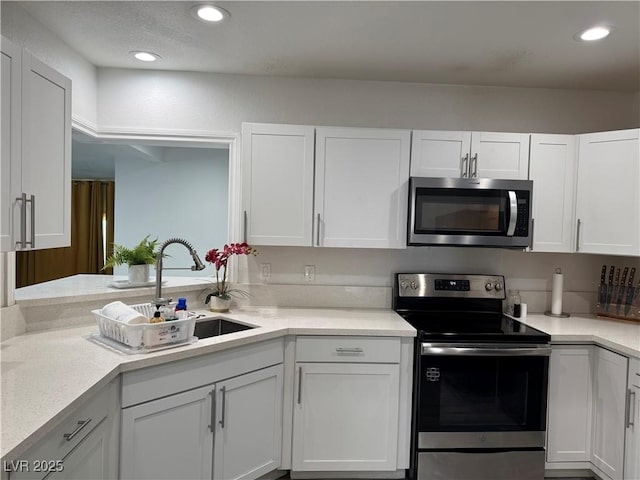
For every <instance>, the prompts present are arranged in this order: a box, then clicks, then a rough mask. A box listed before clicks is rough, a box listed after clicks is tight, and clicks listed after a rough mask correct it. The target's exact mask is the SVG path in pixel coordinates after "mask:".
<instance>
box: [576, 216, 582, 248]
mask: <svg viewBox="0 0 640 480" xmlns="http://www.w3.org/2000/svg"><path fill="white" fill-rule="evenodd" d="M580 227H582V220H580V219H578V226H577V227H576V252H579V251H580Z"/></svg>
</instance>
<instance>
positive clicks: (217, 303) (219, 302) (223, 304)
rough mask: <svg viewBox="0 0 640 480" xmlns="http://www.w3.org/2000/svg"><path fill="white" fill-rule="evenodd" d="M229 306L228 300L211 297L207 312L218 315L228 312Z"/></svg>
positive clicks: (229, 300)
mask: <svg viewBox="0 0 640 480" xmlns="http://www.w3.org/2000/svg"><path fill="white" fill-rule="evenodd" d="M230 305H231V299H230V298H227V299H224V298H220V297H215V296H213V295H212V296H211V298H210V299H209V310H211V311H212V312H218V313H222V312H228V311H229V306H230Z"/></svg>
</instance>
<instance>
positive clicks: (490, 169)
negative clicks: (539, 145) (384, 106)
mask: <svg viewBox="0 0 640 480" xmlns="http://www.w3.org/2000/svg"><path fill="white" fill-rule="evenodd" d="M528 170H529V135H528V134H523V133H496V132H455V131H429V130H415V131H414V132H413V141H412V152H411V176H412V177H454V178H458V177H462V178H498V179H500V178H501V179H522V180H526V179H527V175H528Z"/></svg>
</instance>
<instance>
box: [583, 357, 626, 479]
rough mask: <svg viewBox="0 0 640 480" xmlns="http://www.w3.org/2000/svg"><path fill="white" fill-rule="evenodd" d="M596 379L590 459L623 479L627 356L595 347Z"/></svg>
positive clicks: (608, 473) (601, 468) (614, 476)
mask: <svg viewBox="0 0 640 480" xmlns="http://www.w3.org/2000/svg"><path fill="white" fill-rule="evenodd" d="M594 379H595V388H594V401H593V436H592V446H591V449H592V450H591V463H593V464H594V465H595V466H596V467H598V468H599V469H600V470H601V471H602V472H604V473H605V474H607V475H608V476H609V477H611V478H612V479H614V480H622V478H623V477H622V472H623V467H624V437H625V413H626V412H625V398H626V392H627V388H626V386H627V357H624V356H622V355H619V354H617V353H613V352H611V351H609V350H606V349H604V348H600V347H596V349H595V376H594Z"/></svg>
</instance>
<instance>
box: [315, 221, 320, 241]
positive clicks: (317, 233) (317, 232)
mask: <svg viewBox="0 0 640 480" xmlns="http://www.w3.org/2000/svg"><path fill="white" fill-rule="evenodd" d="M316 223H317V228H316V245H317V246H318V247H319V246H320V214H318V215H317V216H316Z"/></svg>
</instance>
